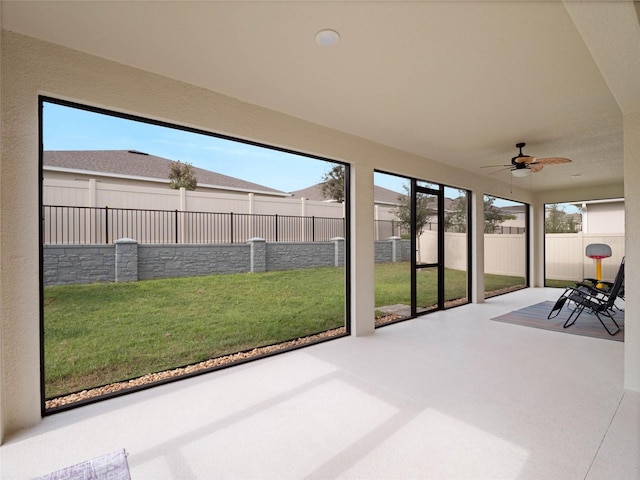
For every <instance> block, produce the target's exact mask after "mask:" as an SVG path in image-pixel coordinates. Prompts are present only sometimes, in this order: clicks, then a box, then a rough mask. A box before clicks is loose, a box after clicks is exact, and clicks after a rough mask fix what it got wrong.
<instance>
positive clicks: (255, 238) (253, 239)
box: [247, 237, 266, 243]
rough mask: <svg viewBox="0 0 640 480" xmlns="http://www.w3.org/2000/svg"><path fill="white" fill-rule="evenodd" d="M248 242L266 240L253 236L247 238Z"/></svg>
mask: <svg viewBox="0 0 640 480" xmlns="http://www.w3.org/2000/svg"><path fill="white" fill-rule="evenodd" d="M249 242H266V240H265V239H264V238H260V237H253V238H250V239H249V240H247V243H249Z"/></svg>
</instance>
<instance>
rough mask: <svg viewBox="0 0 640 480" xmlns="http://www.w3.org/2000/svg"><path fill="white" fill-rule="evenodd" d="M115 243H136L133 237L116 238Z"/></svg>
mask: <svg viewBox="0 0 640 480" xmlns="http://www.w3.org/2000/svg"><path fill="white" fill-rule="evenodd" d="M116 243H138V241H137V240H135V239H133V238H126V237H125V238H119V239H118V240H116Z"/></svg>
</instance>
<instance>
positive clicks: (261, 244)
mask: <svg viewBox="0 0 640 480" xmlns="http://www.w3.org/2000/svg"><path fill="white" fill-rule="evenodd" d="M247 243H248V244H249V245H250V246H251V260H250V261H251V265H250V268H249V271H250V272H251V273H260V272H266V271H267V242H266V241H265V240H264V238H258V237H254V238H250V239H249V241H248V242H247Z"/></svg>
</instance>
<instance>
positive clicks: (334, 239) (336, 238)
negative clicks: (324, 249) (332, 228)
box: [329, 237, 344, 242]
mask: <svg viewBox="0 0 640 480" xmlns="http://www.w3.org/2000/svg"><path fill="white" fill-rule="evenodd" d="M329 241H330V242H344V237H333V238H330V239H329Z"/></svg>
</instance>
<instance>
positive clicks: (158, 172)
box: [43, 150, 286, 195]
mask: <svg viewBox="0 0 640 480" xmlns="http://www.w3.org/2000/svg"><path fill="white" fill-rule="evenodd" d="M172 163H173V160H169V159H166V158H162V157H156V156H155V155H148V154H146V153H142V152H137V151H135V150H46V151H45V152H44V154H43V164H44V167H45V168H46V167H58V168H68V169H73V170H85V171H91V172H100V173H107V174H110V175H122V176H125V175H126V176H134V177H145V178H153V179H162V180H167V181H168V180H169V167H170V165H171V164H172ZM193 171H194V173H195V175H196V178H197V180H198V185H214V186H218V187H221V188H230V189H241V190H248V191H252V192H266V193H271V194H280V195H286V193H285V192H282V191H280V190H276V189H274V188H270V187H266V186H264V185H259V184H257V183H252V182H247V181H245V180H241V179H239V178H235V177H230V176H227V175H222V174H221V173H216V172H211V171H209V170H205V169H203V168H198V167H193Z"/></svg>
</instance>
